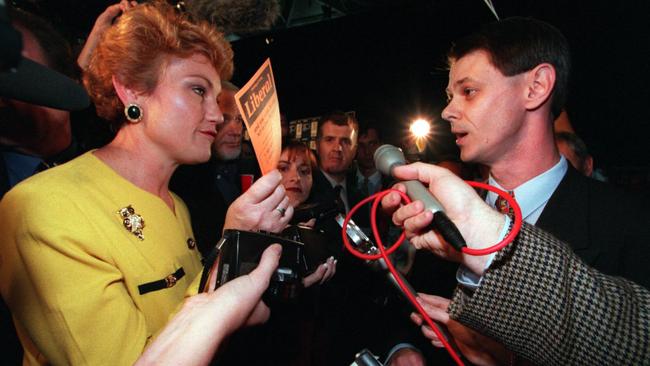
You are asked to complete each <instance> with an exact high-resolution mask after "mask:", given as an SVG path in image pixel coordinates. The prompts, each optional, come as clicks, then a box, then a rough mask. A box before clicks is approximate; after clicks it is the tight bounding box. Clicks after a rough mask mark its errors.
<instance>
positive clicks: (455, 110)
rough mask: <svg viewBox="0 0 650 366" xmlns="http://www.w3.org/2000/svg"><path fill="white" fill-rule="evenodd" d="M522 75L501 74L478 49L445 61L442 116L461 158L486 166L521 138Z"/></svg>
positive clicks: (521, 141) (517, 144)
mask: <svg viewBox="0 0 650 366" xmlns="http://www.w3.org/2000/svg"><path fill="white" fill-rule="evenodd" d="M524 75H525V74H519V75H515V76H510V77H508V76H504V75H503V74H502V73H501V72H500V71H499V70H498V69H497V68H495V67H494V66H493V65H492V64H491V63H490V59H489V56H488V54H487V52H485V51H481V50H479V51H474V52H472V53H469V54H467V55H465V56H463V57H462V58H460V59H458V60H456V61H455V62H454V63H453V64H452V65H451V69H450V71H449V84H448V86H447V94H448V96H449V104H448V105H447V107H446V108H445V109H444V110H443V112H442V117H443V118H444V119H445V120H447V121H449V122H450V123H451V131H452V133H454V135H456V144H457V145H458V147H459V148H460V156H461V159H462V160H463V161H465V162H477V163H482V164H486V165H489V166H492V165H494V164H495V163H496V162H498V161H499V160H500V159H506V158H508V157H511V156H512V155H513V154H516V153H517V151H518V149H519V148H520V147H521V146H523V144H525V143H526V141H525V139H524V137H525V133H524V132H525V125H524V123H523V122H524V117H525V113H526V108H525V107H524V104H523V103H524V98H525V96H526V93H527V90H526V85H525V77H524Z"/></svg>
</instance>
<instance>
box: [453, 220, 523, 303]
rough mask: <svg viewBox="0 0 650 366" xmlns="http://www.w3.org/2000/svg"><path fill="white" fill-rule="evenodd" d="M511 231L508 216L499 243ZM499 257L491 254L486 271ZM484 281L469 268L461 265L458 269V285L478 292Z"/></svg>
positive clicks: (486, 264)
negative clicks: (496, 257)
mask: <svg viewBox="0 0 650 366" xmlns="http://www.w3.org/2000/svg"><path fill="white" fill-rule="evenodd" d="M509 229H510V217H509V216H507V215H506V223H505V225H503V229H501V234H500V235H499V241H501V240H503V238H505V237H506V235H508V231H509ZM496 255H497V252H494V253H492V254H490V256H489V257H488V259H487V261H486V262H485V268H484V269H485V270H487V269H488V268H490V265H491V264H492V261H493V260H494V257H495V256H496ZM482 280H483V276H479V275H477V274H476V273H474V272H472V271H470V270H469V269H468V268H467V267H465V266H463V265H461V266H460V267H458V271H456V281H458V284H460V285H462V286H463V287H465V288H467V289H470V290H476V289H477V288H478V287H479V286H480V285H481V281H482Z"/></svg>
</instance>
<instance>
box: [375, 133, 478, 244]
mask: <svg viewBox="0 0 650 366" xmlns="http://www.w3.org/2000/svg"><path fill="white" fill-rule="evenodd" d="M404 164H406V159H405V158H404V153H402V149H400V148H398V147H395V146H393V145H382V146H380V147H379V148H377V150H376V151H375V166H376V167H377V170H379V171H380V172H381V173H382V174H385V175H390V176H393V168H394V167H396V166H399V165H404ZM393 177H394V176H393ZM401 183H402V184H404V185H405V186H406V194H407V195H408V196H409V197H410V198H411V199H412V200H419V201H422V203H424V209H425V210H429V211H431V212H433V221H432V222H431V225H430V226H431V229H435V230H436V231H437V232H438V233H440V235H442V237H443V238H444V239H445V240H446V241H447V242H448V243H449V244H450V245H451V246H453V247H454V248H455V249H456V250H458V251H460V250H461V249H462V248H463V247H465V246H467V244H466V243H465V239H464V238H463V236H462V235H461V233H460V231H458V228H457V227H456V225H455V224H454V223H453V222H452V221H451V220H450V219H449V217H447V215H446V214H445V212H444V211H443V208H442V205H441V204H440V202H438V200H436V199H435V198H434V197H433V196H432V195H431V192H429V190H428V189H427V188H426V187H425V186H424V185H423V184H422V183H421V182H420V181H417V180H409V181H404V182H401Z"/></svg>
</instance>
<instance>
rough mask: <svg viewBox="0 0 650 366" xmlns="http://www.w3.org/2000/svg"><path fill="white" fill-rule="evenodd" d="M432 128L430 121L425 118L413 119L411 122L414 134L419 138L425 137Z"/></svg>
mask: <svg viewBox="0 0 650 366" xmlns="http://www.w3.org/2000/svg"><path fill="white" fill-rule="evenodd" d="M430 129H431V125H430V124H429V121H427V120H424V119H418V120H415V121H413V123H411V127H410V130H411V133H412V134H413V136H415V137H417V138H422V137H425V136H427V135H428V134H429V130H430Z"/></svg>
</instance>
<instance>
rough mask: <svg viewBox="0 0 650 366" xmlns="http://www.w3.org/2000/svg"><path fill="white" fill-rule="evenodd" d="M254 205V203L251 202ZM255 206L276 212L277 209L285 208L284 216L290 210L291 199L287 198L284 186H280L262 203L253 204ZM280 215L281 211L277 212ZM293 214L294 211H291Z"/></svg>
mask: <svg viewBox="0 0 650 366" xmlns="http://www.w3.org/2000/svg"><path fill="white" fill-rule="evenodd" d="M251 203H252V202H251ZM253 204H255V205H260V208H261V209H262V210H263V211H267V212H268V211H271V210H276V208H283V209H284V214H285V215H286V213H287V211H288V210H289V208H288V207H289V206H290V205H289V198H288V197H287V192H286V191H285V190H284V186H283V185H282V184H280V185H278V186H277V187H276V188H275V189H274V190H273V192H272V193H271V195H270V196H267V197H265V198H264V199H263V200H262V201H259V202H255V203H253ZM276 211H277V213H278V214H279V213H280V212H279V210H276ZM291 212H292V214H293V210H292V211H291Z"/></svg>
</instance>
